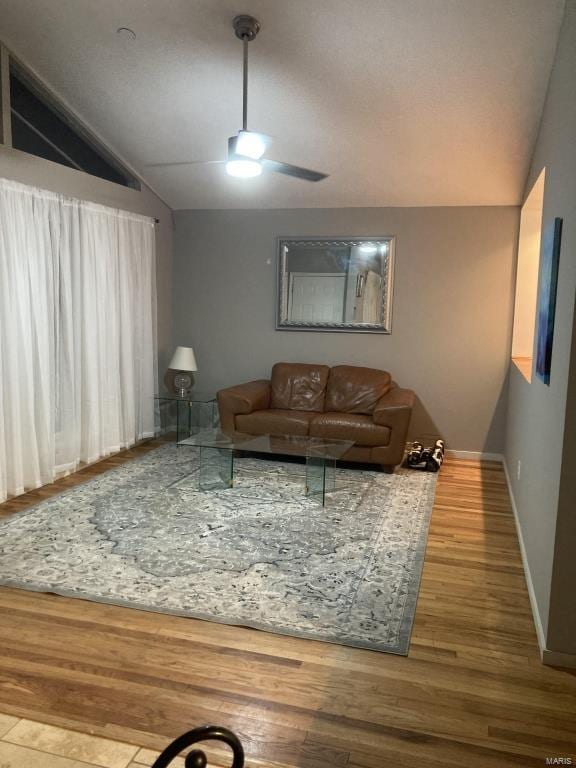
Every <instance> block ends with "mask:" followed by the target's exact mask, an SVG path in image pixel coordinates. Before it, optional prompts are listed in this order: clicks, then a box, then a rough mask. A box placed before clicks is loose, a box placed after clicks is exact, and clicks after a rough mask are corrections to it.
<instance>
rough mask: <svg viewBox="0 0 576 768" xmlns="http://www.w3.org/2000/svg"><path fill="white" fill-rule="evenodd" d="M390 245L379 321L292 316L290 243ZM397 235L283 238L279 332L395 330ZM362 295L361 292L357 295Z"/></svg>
mask: <svg viewBox="0 0 576 768" xmlns="http://www.w3.org/2000/svg"><path fill="white" fill-rule="evenodd" d="M368 243H370V244H372V243H374V244H377V245H383V244H386V245H387V254H386V257H385V258H383V259H382V267H381V272H380V278H381V297H380V311H379V315H380V316H379V320H378V322H377V323H362V322H341V323H336V322H314V321H303V320H290V319H288V290H289V273H288V271H287V262H288V248H289V247H290V245H291V244H292V245H294V246H298V245H299V246H300V247H305V248H307V249H309V248H318V249H320V248H324V249H326V248H329V247H330V246H333V247H353V246H362V245H364V244H368ZM394 251H395V237H394V236H392V235H382V236H378V237H376V236H372V237H369V236H365V237H364V236H362V237H350V238H346V237H279V238H277V252H278V281H277V296H276V330H277V331H336V332H340V333H385V334H390V333H392V295H393V284H394ZM357 295H358V294H357Z"/></svg>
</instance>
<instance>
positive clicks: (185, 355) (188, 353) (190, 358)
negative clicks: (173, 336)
mask: <svg viewBox="0 0 576 768" xmlns="http://www.w3.org/2000/svg"><path fill="white" fill-rule="evenodd" d="M168 368H171V369H172V370H173V371H197V370H198V368H197V366H196V358H195V357H194V350H193V349H192V347H176V350H175V352H174V354H173V355H172V360H170V365H169V366H168Z"/></svg>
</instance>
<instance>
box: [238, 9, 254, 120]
mask: <svg viewBox="0 0 576 768" xmlns="http://www.w3.org/2000/svg"><path fill="white" fill-rule="evenodd" d="M232 26H233V27H234V32H235V33H236V37H237V38H238V39H239V40H242V47H243V72H242V130H243V131H247V130H248V43H250V42H252V40H254V38H255V37H256V35H257V34H258V32H259V31H260V22H259V21H258V19H255V18H254V16H246V15H241V16H236V17H235V18H234V21H233V22H232Z"/></svg>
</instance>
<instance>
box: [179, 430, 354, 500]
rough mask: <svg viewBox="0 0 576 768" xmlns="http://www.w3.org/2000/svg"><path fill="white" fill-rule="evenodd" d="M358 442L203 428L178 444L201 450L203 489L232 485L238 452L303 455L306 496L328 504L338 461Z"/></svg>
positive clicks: (200, 481) (199, 483) (280, 455)
mask: <svg viewBox="0 0 576 768" xmlns="http://www.w3.org/2000/svg"><path fill="white" fill-rule="evenodd" d="M353 445H354V442H353V441H352V440H331V439H330V440H329V439H326V438H322V437H300V436H292V435H259V436H257V437H255V436H254V435H245V434H242V433H240V432H230V433H225V432H221V431H219V430H217V429H209V430H203V431H202V432H198V433H197V434H195V435H192V436H191V437H188V438H186V439H185V440H180V441H179V443H178V446H182V447H184V446H189V447H193V448H199V449H200V473H199V479H198V487H199V488H200V490H201V491H213V490H217V489H221V488H231V487H232V485H233V484H234V454H235V452H236V451H243V452H244V451H247V452H249V453H253V454H263V455H268V456H278V457H282V456H299V457H302V458H305V459H306V495H307V496H310V497H311V498H314V499H316V500H317V501H319V502H320V503H321V504H322V505H324V502H325V498H326V493H328V492H329V491H333V490H334V488H335V486H336V461H337V460H338V459H341V458H342V456H343V455H344V454H345V453H346V451H348V449H349V448H351V447H352V446H353Z"/></svg>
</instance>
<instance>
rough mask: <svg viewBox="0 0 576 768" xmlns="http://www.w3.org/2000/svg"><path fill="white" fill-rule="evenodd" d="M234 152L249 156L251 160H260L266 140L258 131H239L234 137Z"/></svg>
mask: <svg viewBox="0 0 576 768" xmlns="http://www.w3.org/2000/svg"><path fill="white" fill-rule="evenodd" d="M234 139H235V141H234V153H235V154H236V155H242V156H243V157H249V158H251V159H252V160H260V158H261V157H262V155H263V154H264V152H266V141H265V140H264V137H263V136H262V135H261V134H260V133H255V132H254V131H239V132H238V136H236V137H234Z"/></svg>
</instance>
